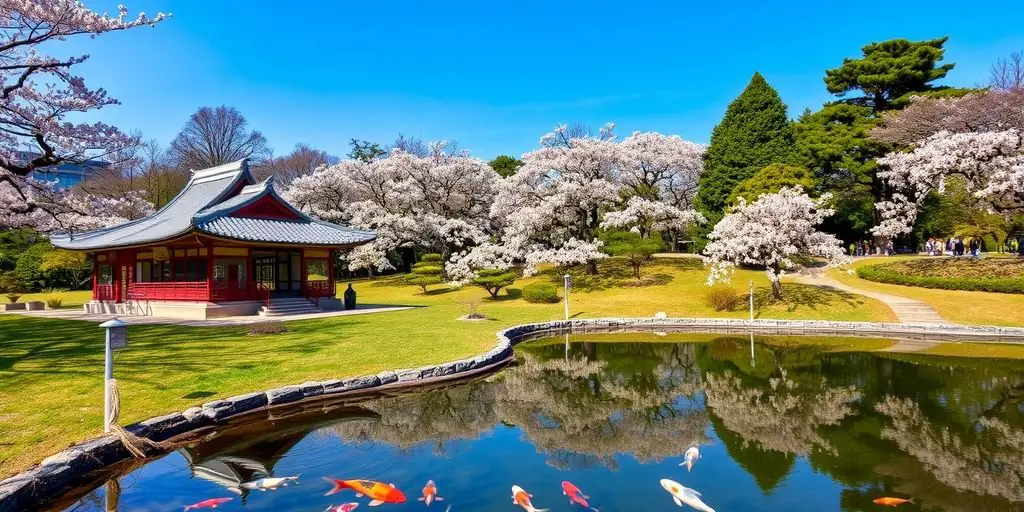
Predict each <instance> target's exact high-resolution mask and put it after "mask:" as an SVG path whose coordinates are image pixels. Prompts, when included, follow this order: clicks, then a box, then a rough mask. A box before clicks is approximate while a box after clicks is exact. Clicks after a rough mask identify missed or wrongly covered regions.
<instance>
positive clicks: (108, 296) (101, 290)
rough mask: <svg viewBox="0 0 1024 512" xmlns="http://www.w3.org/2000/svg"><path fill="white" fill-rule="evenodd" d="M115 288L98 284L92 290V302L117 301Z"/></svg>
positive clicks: (110, 285)
mask: <svg viewBox="0 0 1024 512" xmlns="http://www.w3.org/2000/svg"><path fill="white" fill-rule="evenodd" d="M114 294H115V288H114V285H112V284H97V285H96V286H95V288H93V290H92V300H115V299H116V298H115V295H114Z"/></svg>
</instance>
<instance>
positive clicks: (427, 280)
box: [404, 253, 444, 294]
mask: <svg viewBox="0 0 1024 512" xmlns="http://www.w3.org/2000/svg"><path fill="white" fill-rule="evenodd" d="M411 270H412V272H411V273H409V274H406V276H405V278H404V280H405V282H406V284H411V285H413V286H419V287H420V288H421V289H422V290H423V293H424V294H426V293H427V287H428V286H430V285H432V284H441V283H443V282H444V279H442V278H441V274H442V273H443V272H444V266H443V264H442V263H441V255H440V254H433V253H430V254H424V255H423V257H421V258H420V262H419V263H417V264H415V265H413V266H412V269H411Z"/></svg>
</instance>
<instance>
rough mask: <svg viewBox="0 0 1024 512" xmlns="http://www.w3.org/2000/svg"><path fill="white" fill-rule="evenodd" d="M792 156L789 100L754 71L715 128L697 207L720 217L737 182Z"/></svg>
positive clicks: (705, 160)
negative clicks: (744, 87)
mask: <svg viewBox="0 0 1024 512" xmlns="http://www.w3.org/2000/svg"><path fill="white" fill-rule="evenodd" d="M792 160H793V129H792V127H791V126H790V123H789V119H788V118H787V117H786V104H785V103H783V102H782V98H780V97H779V93H778V92H777V91H776V90H775V89H774V88H772V86H771V85H769V84H768V82H767V81H766V80H765V79H764V77H763V76H761V73H754V76H753V78H751V79H750V83H749V84H747V87H746V89H744V90H743V93H741V94H740V95H739V97H737V98H736V99H735V100H733V102H732V103H730V104H729V108H728V109H726V111H725V117H724V118H722V122H721V123H719V124H718V126H716V127H715V129H714V131H713V132H711V144H710V145H709V146H708V151H707V153H706V154H705V156H704V173H703V174H702V175H701V177H700V182H699V184H698V187H699V188H698V192H697V201H698V203H699V206H700V207H701V209H702V210H703V211H704V212H705V213H706V214H709V215H710V218H711V219H715V218H718V217H719V216H720V214H721V213H722V211H723V210H724V209H725V206H726V204H727V201H728V199H729V196H730V195H731V194H732V191H733V189H735V188H736V186H737V185H738V184H739V183H741V182H743V181H744V180H746V179H748V178H750V177H751V176H753V175H754V173H756V172H757V171H759V170H761V169H763V168H764V167H766V166H768V165H770V164H775V163H791V161H792Z"/></svg>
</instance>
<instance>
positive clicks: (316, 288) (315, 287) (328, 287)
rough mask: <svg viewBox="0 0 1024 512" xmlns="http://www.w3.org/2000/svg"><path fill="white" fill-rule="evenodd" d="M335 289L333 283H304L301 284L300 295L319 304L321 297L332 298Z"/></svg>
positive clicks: (324, 281)
mask: <svg viewBox="0 0 1024 512" xmlns="http://www.w3.org/2000/svg"><path fill="white" fill-rule="evenodd" d="M335 292H336V289H335V287H334V282H333V281H326V280H322V281H306V282H304V283H302V295H303V296H304V297H306V298H307V299H310V300H313V301H315V302H316V303H317V304H318V305H319V304H320V298H321V297H334V294H335Z"/></svg>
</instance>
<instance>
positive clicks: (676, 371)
mask: <svg viewBox="0 0 1024 512" xmlns="http://www.w3.org/2000/svg"><path fill="white" fill-rule="evenodd" d="M652 339H655V338H654V337H645V336H641V335H636V336H624V335H606V336H605V335H590V336H587V337H585V338H573V339H571V340H570V343H569V345H568V348H566V345H565V339H563V338H553V339H545V340H536V341H533V342H529V343H527V344H524V345H521V346H519V347H517V349H516V353H517V362H516V363H515V364H514V365H513V366H511V367H508V368H506V369H505V370H503V371H502V372H500V373H498V374H495V375H492V376H490V377H488V378H486V379H482V380H476V381H473V382H469V383H463V384H459V385H453V386H448V387H445V388H439V389H434V390H429V391H423V392H417V393H408V394H402V395H395V396H386V397H375V398H373V399H368V400H365V401H361V402H355V403H344V404H334V405H330V406H327V405H317V406H315V407H312V408H310V407H307V408H306V409H305V410H304V411H301V412H297V413H295V414H292V415H284V414H282V415H280V416H279V417H273V418H271V419H269V420H267V421H261V422H258V423H256V424H249V425H241V426H238V427H235V428H231V429H227V430H225V431H223V432H221V433H219V434H218V435H216V436H213V437H211V438H210V439H208V440H205V441H202V442H197V443H196V444H194V445H191V446H187V447H184V448H181V449H179V450H177V451H175V452H172V453H170V454H168V455H166V456H164V457H162V458H159V459H157V460H154V461H150V462H148V463H147V464H145V465H143V466H141V467H137V468H135V469H133V470H130V471H126V472H125V474H123V475H122V476H119V477H118V478H115V479H113V480H112V481H111V482H108V483H106V484H103V485H100V486H99V487H97V488H96V489H92V490H88V492H87V493H85V494H84V495H82V497H81V498H79V499H77V500H76V501H75V502H73V503H72V504H70V505H69V506H68V507H66V508H67V510H75V511H86V510H104V507H105V506H107V505H106V503H107V502H110V504H111V505H114V506H116V507H117V508H116V510H120V511H122V512H124V511H137V510H138V511H141V510H146V511H171V510H175V511H181V510H182V509H183V508H184V507H185V506H186V505H189V504H193V503H197V502H200V501H202V500H206V499H210V498H232V500H231V501H228V502H226V503H224V504H222V505H221V506H220V507H219V508H217V510H218V511H232V510H250V511H257V510H268V511H269V510H274V511H290V510H308V511H322V510H324V509H326V508H327V507H328V506H329V505H340V504H343V503H347V502H358V503H360V506H359V510H371V509H368V508H366V507H367V505H368V503H369V501H370V498H368V497H362V498H357V497H356V496H355V493H354V491H351V490H344V491H342V492H340V493H338V494H336V495H333V496H324V494H325V493H326V492H327V491H329V490H330V489H331V488H332V484H331V483H330V482H328V481H325V478H338V479H367V480H374V481H379V482H383V483H385V484H394V485H395V486H396V487H397V488H398V489H399V490H401V491H402V492H403V493H404V495H405V496H406V497H407V501H406V502H405V503H402V504H391V503H385V504H384V505H381V507H380V510H395V511H399V510H424V509H427V510H437V511H442V512H443V511H445V510H450V511H451V512H463V511H500V510H509V511H512V510H521V509H520V508H519V507H517V506H516V505H515V504H513V500H512V492H511V489H512V486H513V485H518V486H520V487H522V488H523V489H525V490H527V491H528V492H529V493H531V494H532V495H533V498H532V502H533V504H534V506H536V507H537V508H550V509H551V510H552V511H559V510H563V511H569V510H575V509H578V510H583V508H581V507H579V506H576V505H572V504H570V502H569V500H568V498H567V497H566V496H564V495H563V493H562V487H561V483H562V482H563V481H569V482H572V483H573V484H574V485H576V486H577V487H579V488H580V489H582V491H583V492H584V493H586V494H587V495H588V496H590V500H589V502H590V503H589V504H590V506H591V507H594V508H596V509H598V510H601V511H617V510H618V511H629V510H644V511H669V510H680V509H679V507H678V506H677V505H676V504H675V503H673V500H672V497H671V496H670V495H669V493H668V492H666V490H664V489H663V488H662V486H661V485H660V483H659V482H660V481H661V480H662V479H671V480H673V481H676V482H678V483H680V484H682V485H684V486H686V487H689V488H692V489H695V490H697V491H699V492H701V493H702V495H703V500H704V501H705V502H706V503H707V505H708V506H709V507H713V508H714V509H715V510H717V511H719V512H723V511H795V510H807V511H831V510H847V511H854V510H886V509H887V508H886V507H884V506H881V505H877V504H875V503H874V502H873V500H876V499H878V498H882V497H892V498H905V499H910V498H912V499H913V501H912V502H908V503H905V504H902V505H900V506H899V508H898V509H897V510H907V511H910V510H929V511H981V510H984V511H1009V510H1024V362H1018V361H1011V360H1000V359H963V358H944V357H935V356H925V355H915V354H904V353H891V352H870V351H862V350H861V349H863V348H864V347H865V346H877V345H879V344H880V343H881V344H883V345H884V344H885V343H883V342H863V341H850V342H846V341H845V340H837V339H835V338H828V339H818V340H816V339H813V338H802V339H799V340H797V339H795V338H792V337H790V338H780V337H763V338H757V339H756V343H755V344H753V345H751V341H750V340H749V339H747V338H744V337H743V336H742V335H697V334H691V335H672V336H668V337H665V338H660V339H656V341H652ZM865 343H866V345H865ZM691 446H697V447H699V451H700V458H699V459H697V460H696V461H695V463H694V464H693V465H692V469H690V470H687V468H686V467H685V466H680V463H682V462H683V457H684V453H685V452H686V451H687V449H688V448H689V447H691ZM268 476H274V477H286V476H299V479H298V483H297V484H295V483H294V482H293V483H289V485H287V486H285V487H280V488H279V489H277V490H275V491H259V490H241V491H240V492H239V490H238V487H239V486H240V484H242V483H244V482H249V481H252V480H256V479H259V478H264V477H268ZM428 480H433V481H434V482H436V485H437V495H438V496H441V497H443V498H444V501H439V502H435V503H433V504H432V505H430V507H429V509H428V508H427V507H426V505H425V504H424V503H423V502H421V501H417V497H419V496H421V490H422V489H423V488H424V486H425V484H426V482H427V481H428ZM199 510H206V509H199ZM684 510H693V509H690V508H688V507H686V506H685V505H684Z"/></svg>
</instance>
